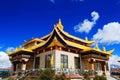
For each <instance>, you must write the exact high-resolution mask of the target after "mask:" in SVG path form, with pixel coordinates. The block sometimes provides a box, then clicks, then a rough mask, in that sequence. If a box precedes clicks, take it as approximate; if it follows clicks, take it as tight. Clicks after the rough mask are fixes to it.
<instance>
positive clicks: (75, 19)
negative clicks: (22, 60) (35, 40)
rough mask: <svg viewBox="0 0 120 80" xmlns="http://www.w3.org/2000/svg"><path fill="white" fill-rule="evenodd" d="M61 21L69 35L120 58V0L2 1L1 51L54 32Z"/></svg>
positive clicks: (0, 9)
mask: <svg viewBox="0 0 120 80" xmlns="http://www.w3.org/2000/svg"><path fill="white" fill-rule="evenodd" d="M59 18H60V19H61V20H62V24H63V26H64V30H65V31H66V32H69V33H70V34H72V35H74V36H77V37H79V38H83V39H84V38H85V37H86V36H87V37H88V38H89V40H92V39H95V40H96V41H97V42H98V43H99V45H100V47H102V46H105V47H107V50H109V49H113V48H114V49H115V51H114V53H113V55H115V56H117V58H120V54H119V53H120V50H119V48H120V37H119V35H120V0H0V28H1V31H0V51H3V52H5V51H6V50H7V49H8V50H10V49H13V48H16V47H18V46H19V45H21V44H23V43H24V40H29V39H31V38H32V37H42V36H44V35H46V34H48V33H50V32H51V31H52V29H53V27H54V26H53V25H54V24H56V23H57V21H58V19H59ZM85 26H87V27H85ZM115 58H116V57H115Z"/></svg>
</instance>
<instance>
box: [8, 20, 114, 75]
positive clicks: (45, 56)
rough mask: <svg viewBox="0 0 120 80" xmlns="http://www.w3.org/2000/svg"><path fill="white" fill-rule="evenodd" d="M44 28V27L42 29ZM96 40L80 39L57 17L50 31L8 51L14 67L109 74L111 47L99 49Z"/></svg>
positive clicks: (19, 68) (16, 69)
mask: <svg viewBox="0 0 120 80" xmlns="http://www.w3.org/2000/svg"><path fill="white" fill-rule="evenodd" d="M43 32H44V31H43ZM94 42H95V41H89V40H88V39H87V38H85V39H81V38H77V37H75V36H72V35H70V34H69V33H67V32H65V31H64V27H63V25H62V23H61V21H60V20H59V21H58V23H57V24H55V25H54V28H53V30H52V32H51V33H49V34H48V35H46V36H44V37H42V38H32V39H31V40H29V41H25V42H24V44H22V46H20V47H18V48H16V49H15V51H14V52H8V54H9V57H10V60H11V62H12V64H13V70H14V71H20V70H30V69H43V68H53V69H55V70H56V73H60V71H61V69H62V70H63V71H64V72H66V73H67V72H68V71H70V70H74V71H77V70H79V71H85V70H86V71H87V70H92V71H97V72H98V73H99V74H101V75H102V74H103V72H104V73H105V74H106V75H109V66H108V60H109V57H110V56H111V54H112V52H113V50H109V51H106V48H105V47H103V50H100V48H99V46H98V45H96V46H95V47H94V48H91V45H92V44H93V43H94Z"/></svg>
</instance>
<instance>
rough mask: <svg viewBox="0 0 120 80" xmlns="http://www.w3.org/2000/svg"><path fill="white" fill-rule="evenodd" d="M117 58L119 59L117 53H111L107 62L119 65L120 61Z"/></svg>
mask: <svg viewBox="0 0 120 80" xmlns="http://www.w3.org/2000/svg"><path fill="white" fill-rule="evenodd" d="M118 60H120V56H118V55H112V56H111V57H110V59H109V64H110V65H111V64H114V65H119V66H120V63H119V62H118Z"/></svg>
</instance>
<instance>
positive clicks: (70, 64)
mask: <svg viewBox="0 0 120 80" xmlns="http://www.w3.org/2000/svg"><path fill="white" fill-rule="evenodd" d="M61 54H63V55H67V56H68V68H74V57H79V54H75V53H71V52H67V51H60V50H55V68H61V67H60V65H61Z"/></svg>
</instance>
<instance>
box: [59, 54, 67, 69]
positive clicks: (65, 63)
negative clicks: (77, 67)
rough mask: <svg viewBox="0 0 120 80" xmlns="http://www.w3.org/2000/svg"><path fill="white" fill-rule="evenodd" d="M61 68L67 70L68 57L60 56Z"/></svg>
mask: <svg viewBox="0 0 120 80" xmlns="http://www.w3.org/2000/svg"><path fill="white" fill-rule="evenodd" d="M61 68H68V56H67V55H61Z"/></svg>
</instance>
